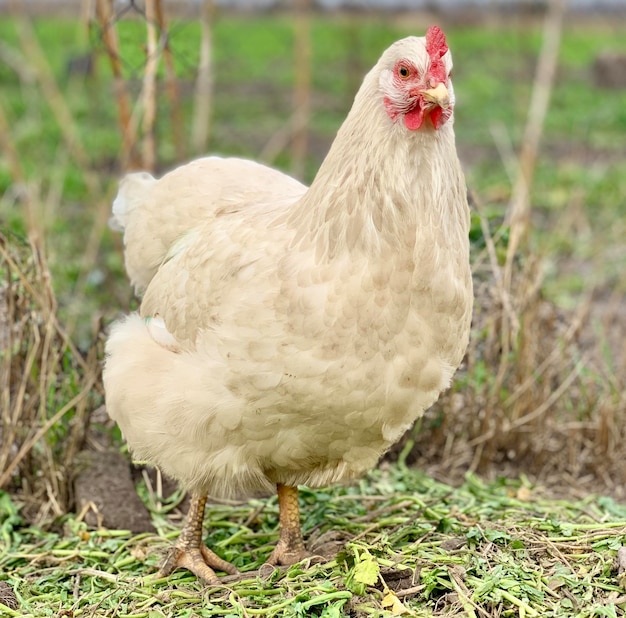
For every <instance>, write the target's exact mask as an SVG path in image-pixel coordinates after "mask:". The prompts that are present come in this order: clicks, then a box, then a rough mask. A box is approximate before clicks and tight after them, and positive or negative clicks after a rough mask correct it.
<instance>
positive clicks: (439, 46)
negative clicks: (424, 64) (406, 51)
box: [426, 26, 448, 61]
mask: <svg viewBox="0 0 626 618" xmlns="http://www.w3.org/2000/svg"><path fill="white" fill-rule="evenodd" d="M426 51H427V52H428V55H429V56H430V59H431V61H434V60H438V59H439V58H441V57H442V56H443V55H444V54H445V53H446V52H447V51H448V44H447V43H446V35H445V34H444V33H443V32H442V31H441V28H439V26H431V27H430V28H428V30H427V31H426Z"/></svg>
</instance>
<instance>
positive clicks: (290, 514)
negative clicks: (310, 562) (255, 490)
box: [267, 483, 311, 566]
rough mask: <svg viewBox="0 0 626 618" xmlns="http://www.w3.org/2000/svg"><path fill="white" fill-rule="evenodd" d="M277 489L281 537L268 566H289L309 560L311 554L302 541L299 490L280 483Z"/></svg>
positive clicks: (268, 560)
mask: <svg viewBox="0 0 626 618" xmlns="http://www.w3.org/2000/svg"><path fill="white" fill-rule="evenodd" d="M276 489H277V491H278V518H279V525H280V537H279V539H278V543H277V544H276V547H275V548H274V551H273V552H272V553H271V555H270V557H269V558H268V559H267V564H271V565H279V564H282V565H285V566H287V565H290V564H295V563H296V562H300V561H301V560H304V559H305V558H309V557H310V556H311V554H310V553H309V552H308V551H307V550H306V549H305V548H304V542H303V541H302V529H301V527H300V508H299V506H298V488H297V487H290V486H288V485H282V484H280V483H279V484H278V485H277V486H276Z"/></svg>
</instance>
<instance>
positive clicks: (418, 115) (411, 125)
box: [404, 105, 424, 131]
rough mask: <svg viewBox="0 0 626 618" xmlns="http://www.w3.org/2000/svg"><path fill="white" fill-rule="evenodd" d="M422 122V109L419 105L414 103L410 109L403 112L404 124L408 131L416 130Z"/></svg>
mask: <svg viewBox="0 0 626 618" xmlns="http://www.w3.org/2000/svg"><path fill="white" fill-rule="evenodd" d="M423 122H424V110H423V109H422V106H421V105H416V106H415V107H414V108H413V109H412V110H410V111H408V112H407V113H406V114H404V125H405V126H406V128H407V129H408V130H409V131H417V129H419V128H420V127H421V126H422V123H423Z"/></svg>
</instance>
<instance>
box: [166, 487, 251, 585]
mask: <svg viewBox="0 0 626 618" xmlns="http://www.w3.org/2000/svg"><path fill="white" fill-rule="evenodd" d="M206 500H207V496H206V494H199V493H193V494H192V495H191V502H190V504H189V512H188V513H187V519H186V521H185V525H184V527H183V529H182V531H181V533H180V536H179V537H178V541H176V544H175V545H174V547H172V548H171V549H170V551H169V552H168V554H167V556H166V557H165V561H164V562H163V564H162V565H161V568H160V570H159V576H161V577H167V576H168V575H170V574H171V573H172V572H173V571H175V570H176V569H177V568H184V569H188V570H189V571H191V572H192V573H193V574H194V575H195V576H196V577H198V578H199V579H201V580H202V581H204V582H205V583H207V584H212V585H215V584H219V583H220V580H219V578H218V577H217V575H216V574H215V571H214V570H213V569H217V570H218V571H224V572H225V573H229V574H230V575H237V574H238V573H239V571H238V570H237V568H236V567H235V566H234V565H232V564H231V563H230V562H226V560H223V559H222V558H220V557H219V556H218V555H217V554H216V553H214V552H213V551H211V550H210V549H209V548H208V547H207V546H206V545H204V544H203V543H202V522H203V520H204V507H205V505H206Z"/></svg>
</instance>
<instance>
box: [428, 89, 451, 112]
mask: <svg viewBox="0 0 626 618" xmlns="http://www.w3.org/2000/svg"><path fill="white" fill-rule="evenodd" d="M421 94H422V96H423V97H424V98H425V99H426V100H427V101H430V102H431V103H435V105H438V106H439V107H441V109H448V107H450V94H449V93H448V89H447V88H446V87H445V86H444V85H443V84H437V85H436V86H435V87H434V88H429V89H428V90H422V92H421Z"/></svg>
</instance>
